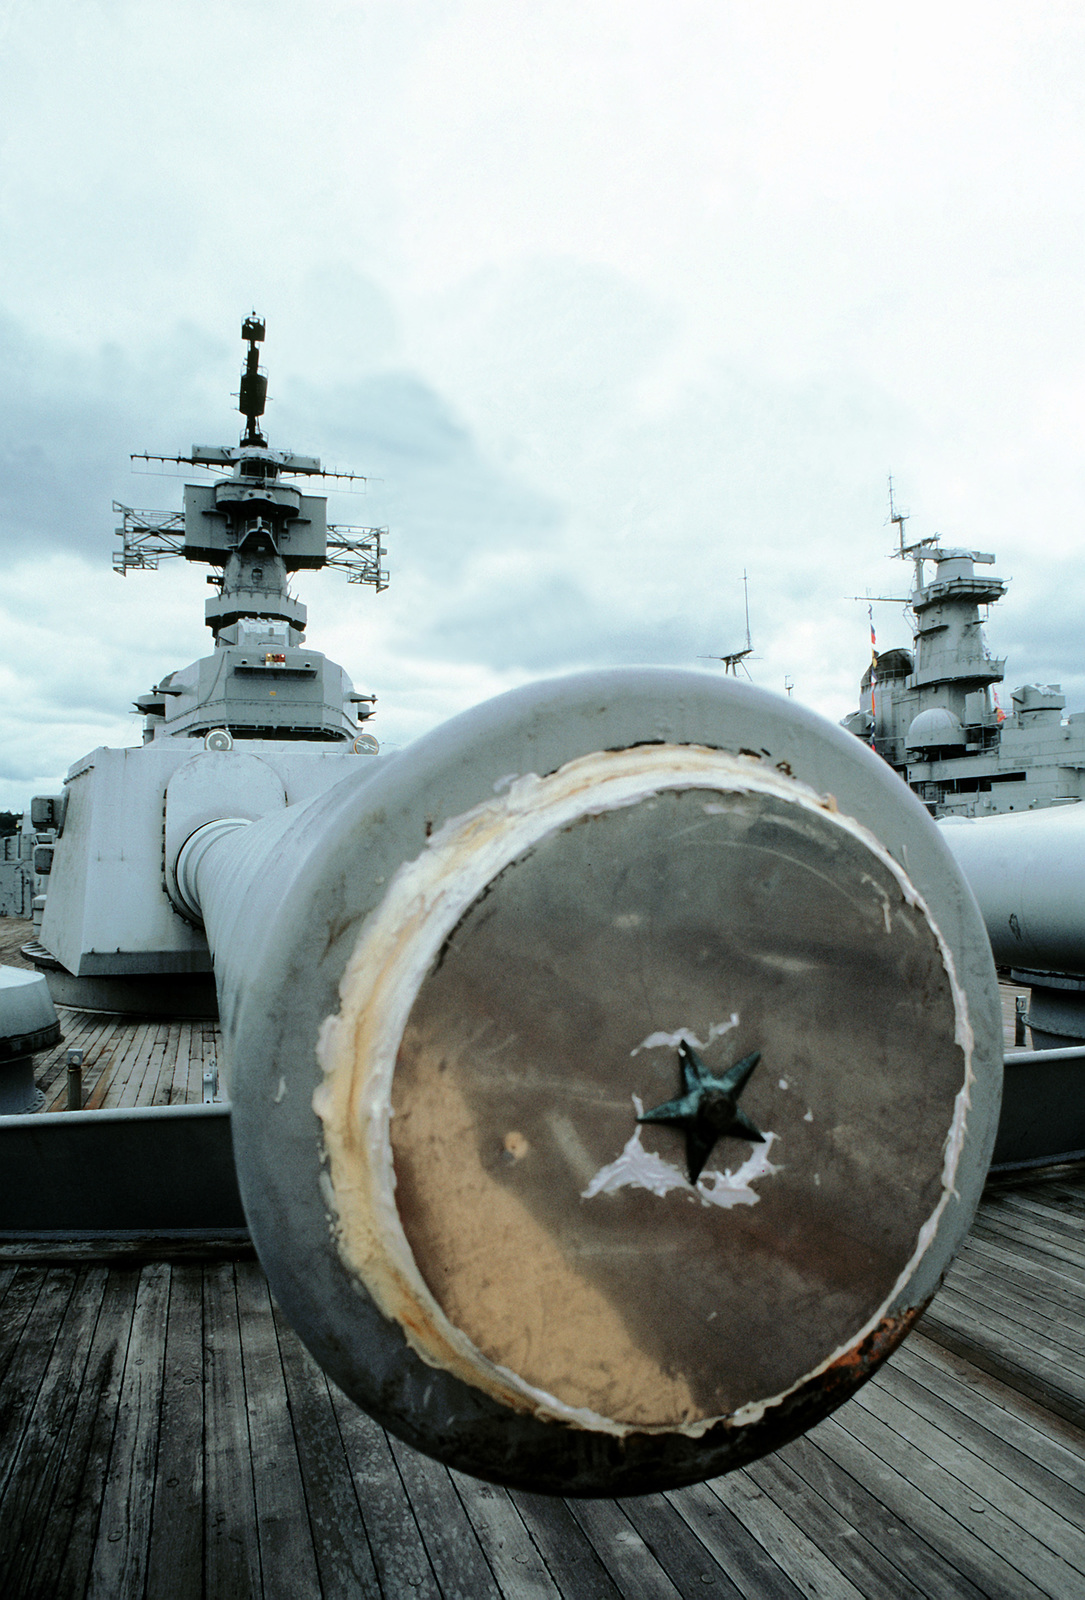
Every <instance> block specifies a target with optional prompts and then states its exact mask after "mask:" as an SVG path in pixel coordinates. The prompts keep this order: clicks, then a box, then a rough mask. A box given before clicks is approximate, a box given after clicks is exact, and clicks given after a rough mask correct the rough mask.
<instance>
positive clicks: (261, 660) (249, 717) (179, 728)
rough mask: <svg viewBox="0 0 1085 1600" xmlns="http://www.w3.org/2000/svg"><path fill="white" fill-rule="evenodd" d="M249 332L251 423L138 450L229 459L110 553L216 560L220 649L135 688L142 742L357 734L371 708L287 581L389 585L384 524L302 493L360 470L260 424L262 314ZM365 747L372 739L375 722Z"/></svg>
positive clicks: (210, 611)
mask: <svg viewBox="0 0 1085 1600" xmlns="http://www.w3.org/2000/svg"><path fill="white" fill-rule="evenodd" d="M241 333H242V338H243V339H245V340H246V341H247V343H248V351H247V354H246V358H245V366H244V369H243V370H242V374H241V389H240V395H239V406H238V409H239V410H240V411H241V412H242V414H243V415H244V417H245V430H244V433H243V434H242V437H241V442H240V444H239V445H237V446H236V447H222V446H216V445H193V447H192V450H191V453H190V454H189V455H187V456H169V457H161V456H141V457H138V458H133V459H141V460H157V461H163V460H168V461H171V462H178V463H183V464H185V465H189V466H193V467H200V468H210V469H212V470H214V469H215V468H223V467H227V468H230V469H231V470H230V472H229V475H228V476H224V477H220V478H218V479H217V480H216V481H215V482H214V483H189V484H186V485H185V499H184V510H183V511H181V512H153V511H137V510H134V509H133V508H132V507H130V506H124V505H120V504H118V503H116V502H114V507H113V509H114V510H115V511H119V512H120V513H121V514H122V517H123V521H122V523H121V526H120V527H119V528H118V529H117V536H118V538H119V539H120V540H121V547H120V549H119V550H117V551H115V552H114V556H113V565H114V567H115V569H116V570H117V571H118V572H120V573H121V574H122V575H123V574H125V573H127V572H130V571H133V570H138V569H140V568H148V567H151V568H154V567H157V565H158V563H159V561H160V560H162V559H163V558H164V557H170V556H182V557H184V559H185V560H187V561H200V562H206V563H207V564H208V565H209V566H211V567H212V568H213V569H214V572H213V575H212V576H211V577H209V578H208V580H207V581H208V583H210V584H212V585H213V586H214V587H215V590H216V593H215V594H214V595H213V596H212V597H211V598H210V599H209V600H208V601H207V604H206V606H205V608H204V614H205V617H206V620H207V626H208V627H209V628H210V629H211V632H212V634H213V635H214V640H215V649H214V654H213V655H210V656H205V657H203V659H202V660H200V661H195V662H193V663H192V665H191V666H188V667H184V668H182V669H181V670H180V671H177V672H171V673H168V674H167V675H166V676H165V677H164V678H162V679H161V680H160V682H158V683H157V684H155V686H154V688H153V689H152V690H151V691H150V693H149V694H144V695H141V696H140V697H139V699H138V700H137V701H136V709H137V710H139V711H142V713H143V716H144V742H145V743H148V742H150V741H151V740H152V739H157V738H161V737H162V736H163V735H178V734H179V735H182V736H187V737H190V738H202V737H205V736H206V735H208V734H209V733H211V732H212V731H213V730H220V731H225V732H226V733H228V734H229V736H230V738H232V739H237V738H242V739H302V740H317V741H320V742H327V743H331V744H340V745H342V744H351V743H353V742H355V741H357V740H358V739H359V734H360V730H359V727H358V724H359V723H360V722H364V721H367V720H368V719H369V717H370V716H372V714H373V702H374V697H373V696H372V695H367V694H358V693H355V690H354V686H353V684H352V683H351V681H350V679H349V678H348V677H347V675H346V673H345V672H344V671H343V669H342V668H341V667H339V666H337V665H336V664H335V663H334V662H332V661H329V660H328V659H327V657H326V656H323V655H321V653H320V652H319V651H317V650H307V649H305V648H304V644H305V631H304V630H305V621H306V609H305V606H304V605H303V604H302V602H301V601H300V600H298V599H297V598H296V597H295V596H294V595H293V594H291V592H290V579H291V576H292V574H293V573H295V572H301V571H316V570H318V569H319V568H321V567H325V566H334V567H340V568H343V569H345V570H346V571H347V573H348V577H349V580H350V582H352V583H361V584H368V585H370V586H372V587H373V588H374V589H376V590H377V591H378V592H380V590H382V589H385V588H387V585H388V573H387V572H386V571H385V570H384V569H383V568H382V566H381V558H382V557H383V556H384V555H385V554H386V551H385V548H384V545H383V544H382V542H381V540H382V536H383V535H384V534H385V533H386V532H387V529H385V528H345V527H340V526H336V525H334V524H333V525H332V526H330V527H329V525H328V520H327V513H326V504H327V502H326V500H325V498H324V497H323V496H322V495H312V494H305V493H303V492H302V490H301V489H300V488H299V487H298V485H297V484H296V483H294V482H292V481H291V479H294V478H299V477H300V478H309V477H316V476H319V477H323V478H333V479H340V478H345V479H348V480H350V481H357V475H356V474H353V473H329V472H324V471H323V469H322V468H321V465H320V462H319V460H317V459H316V457H314V456H302V455H297V454H295V453H294V452H293V451H289V450H270V449H269V448H268V443H267V439H266V438H265V437H264V434H263V432H262V431H261V426H260V418H261V416H262V415H263V411H264V404H265V401H266V397H267V379H266V377H265V376H264V374H263V373H262V372H261V371H260V369H259V350H258V346H259V344H260V343H261V342H262V340H263V338H264V324H263V322H261V321H260V320H259V319H258V318H256V317H255V316H252V317H247V318H246V319H245V321H244V323H243V325H242V330H241ZM361 737H362V748H365V749H370V750H375V748H376V745H375V742H374V741H373V740H372V737H371V736H370V735H368V734H364V735H362V736H361Z"/></svg>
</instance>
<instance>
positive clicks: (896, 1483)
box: [818, 1406, 1072, 1600]
mask: <svg viewBox="0 0 1085 1600" xmlns="http://www.w3.org/2000/svg"><path fill="white" fill-rule="evenodd" d="M821 1426H822V1428H823V1429H824V1430H825V1431H824V1434H820V1432H819V1440H818V1442H819V1444H820V1445H821V1446H822V1448H823V1449H824V1450H825V1451H826V1452H827V1453H829V1454H832V1455H833V1456H834V1458H835V1459H840V1456H839V1455H838V1454H837V1452H840V1454H841V1455H844V1456H846V1458H847V1459H848V1460H850V1461H852V1462H855V1461H857V1460H859V1459H860V1457H859V1455H858V1452H857V1449H856V1447H859V1449H861V1450H862V1451H863V1452H865V1458H864V1467H865V1471H866V1472H867V1473H873V1476H874V1481H875V1482H876V1483H877V1485H878V1492H879V1493H880V1494H881V1495H882V1496H883V1498H884V1499H885V1501H886V1503H887V1504H888V1505H890V1506H892V1507H893V1508H894V1509H895V1510H898V1511H900V1512H901V1514H902V1515H905V1516H906V1517H907V1518H908V1520H909V1521H911V1523H912V1525H913V1526H914V1527H916V1528H917V1529H918V1531H919V1532H920V1533H921V1534H922V1535H923V1537H924V1538H925V1539H926V1540H927V1541H928V1542H929V1543H931V1544H933V1545H935V1547H936V1548H938V1549H941V1550H942V1551H943V1552H944V1553H945V1554H946V1555H947V1556H948V1557H949V1558H950V1559H951V1560H954V1561H955V1562H957V1563H958V1565H959V1566H960V1568H961V1570H962V1571H963V1572H964V1573H965V1575H966V1576H967V1577H968V1578H969V1579H970V1580H971V1581H972V1582H974V1583H975V1584H976V1586H977V1587H978V1588H979V1589H980V1590H981V1591H982V1592H983V1593H984V1594H989V1595H991V1596H992V1597H1005V1600H1026V1597H1028V1600H1036V1597H1038V1596H1040V1595H1045V1594H1050V1593H1051V1592H1052V1591H1051V1590H1049V1589H1048V1588H1047V1587H1046V1586H1045V1585H1044V1584H1043V1583H1042V1582H1039V1581H1037V1580H1036V1579H1035V1578H1034V1577H1033V1576H1031V1575H1029V1574H1028V1573H1026V1572H1025V1571H1024V1570H1023V1569H1022V1566H1021V1563H1020V1561H1019V1559H1018V1556H1019V1554H1020V1552H1019V1550H1018V1549H1017V1537H1016V1536H1017V1533H1018V1531H1019V1530H1017V1529H1016V1528H1014V1527H1013V1526H1012V1525H1010V1524H1008V1523H1007V1522H1006V1519H1005V1518H1002V1517H1001V1516H1000V1514H999V1513H998V1511H997V1509H996V1508H995V1507H993V1506H991V1505H990V1504H989V1503H988V1502H986V1501H984V1500H983V1499H982V1498H981V1497H980V1496H979V1495H977V1494H976V1493H975V1492H972V1491H969V1490H968V1489H966V1488H965V1486H964V1485H963V1484H961V1483H960V1482H959V1481H958V1480H957V1479H956V1478H954V1477H952V1475H951V1474H950V1473H948V1472H946V1471H945V1469H944V1468H943V1467H942V1466H941V1465H940V1464H939V1463H938V1462H936V1461H931V1460H929V1459H928V1458H927V1457H926V1456H925V1455H924V1454H923V1452H922V1451H921V1450H919V1449H917V1448H916V1446H915V1445H913V1444H912V1443H911V1442H910V1441H909V1440H907V1439H904V1438H902V1437H901V1436H900V1435H899V1434H897V1433H895V1432H894V1430H893V1429H892V1428H889V1427H887V1426H886V1425H885V1424H884V1423H882V1422H880V1421H879V1420H878V1419H877V1418H876V1417H873V1416H871V1415H870V1414H869V1412H866V1411H864V1410H863V1408H862V1407H861V1406H856V1407H854V1408H852V1407H848V1408H844V1409H841V1411H840V1412H838V1413H837V1416H836V1417H831V1418H829V1419H828V1421H827V1422H826V1423H823V1424H822V1425H821ZM841 1435H843V1436H844V1437H843V1438H842V1437H841ZM1028 1554H1029V1552H1026V1561H1027V1558H1028ZM1056 1565H1058V1564H1057V1563H1056ZM1064 1575H1065V1574H1064ZM1054 1592H1056V1593H1058V1592H1059V1591H1057V1590H1056V1591H1054ZM1063 1592H1065V1590H1064V1591H1063ZM1071 1592H1072V1590H1071Z"/></svg>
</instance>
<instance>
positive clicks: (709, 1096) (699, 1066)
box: [637, 1039, 765, 1183]
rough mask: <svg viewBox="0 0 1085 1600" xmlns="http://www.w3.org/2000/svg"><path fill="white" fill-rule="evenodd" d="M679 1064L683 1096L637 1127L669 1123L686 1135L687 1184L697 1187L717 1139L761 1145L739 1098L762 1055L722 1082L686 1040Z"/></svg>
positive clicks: (752, 1057)
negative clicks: (746, 1141) (740, 1140)
mask: <svg viewBox="0 0 1085 1600" xmlns="http://www.w3.org/2000/svg"><path fill="white" fill-rule="evenodd" d="M678 1059H679V1061H680V1062H681V1065H682V1086H683V1089H684V1090H685V1093H684V1094H681V1095H679V1096H678V1098H677V1099H676V1100H667V1101H665V1102H664V1103H663V1105H661V1106H656V1107H655V1108H654V1109H653V1110H651V1111H645V1112H644V1113H643V1114H642V1115H641V1116H639V1117H638V1118H637V1121H638V1122H669V1123H674V1124H676V1125H677V1126H679V1127H682V1128H684V1129H685V1131H686V1162H687V1164H688V1167H689V1181H690V1183H696V1182H697V1179H698V1178H699V1177H700V1176H701V1173H702V1171H703V1170H704V1165H705V1162H706V1161H707V1160H708V1158H709V1156H710V1155H711V1154H712V1151H713V1150H714V1149H715V1146H716V1141H717V1139H749V1140H750V1142H751V1144H764V1142H765V1135H764V1134H763V1133H762V1132H761V1130H760V1128H757V1127H755V1126H754V1124H753V1123H752V1122H751V1121H750V1119H749V1117H748V1116H747V1115H746V1113H745V1112H744V1111H741V1110H740V1109H739V1105H738V1097H739V1095H740V1094H741V1093H742V1091H743V1089H745V1087H746V1085H747V1083H748V1082H749V1080H750V1076H751V1074H752V1072H753V1070H754V1068H755V1067H756V1066H757V1063H758V1062H759V1061H760V1060H761V1052H760V1050H754V1051H751V1053H750V1054H749V1055H748V1056H743V1058H742V1060H741V1061H738V1062H736V1063H735V1065H734V1066H733V1067H731V1068H729V1069H728V1071H727V1072H725V1073H724V1074H723V1077H722V1078H717V1077H716V1076H715V1075H714V1074H713V1073H711V1072H710V1071H709V1070H708V1068H707V1067H706V1066H705V1064H704V1062H703V1061H702V1060H701V1058H700V1056H699V1055H698V1054H697V1052H696V1050H694V1048H693V1046H692V1045H689V1044H687V1043H686V1041H685V1040H684V1039H683V1040H681V1042H680V1043H679V1046H678Z"/></svg>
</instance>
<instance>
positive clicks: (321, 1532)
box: [272, 1305, 380, 1600]
mask: <svg viewBox="0 0 1085 1600" xmlns="http://www.w3.org/2000/svg"><path fill="white" fill-rule="evenodd" d="M272 1313H273V1316H274V1318H275V1327H276V1332H277V1334H278V1339H279V1355H280V1359H281V1361H282V1367H283V1378H284V1382H285V1387H286V1399H287V1403H288V1405H289V1407H290V1415H291V1418H292V1421H293V1425H294V1440H295V1445H296V1448H297V1452H298V1465H299V1467H300V1469H301V1476H302V1482H303V1484H304V1486H305V1499H306V1503H307V1505H308V1508H309V1525H310V1527H311V1529H312V1532H313V1548H314V1553H315V1555H316V1562H317V1570H318V1572H319V1575H320V1584H321V1590H322V1592H323V1596H324V1600H380V1584H379V1582H378V1580H377V1570H376V1567H375V1566H374V1563H373V1556H372V1552H371V1550H370V1547H369V1539H368V1537H367V1535H366V1531H365V1524H364V1522H363V1520H362V1515H361V1509H360V1507H359V1505H358V1500H357V1497H356V1494H355V1492H354V1484H353V1481H352V1478H351V1471H350V1465H349V1462H348V1460H347V1455H346V1452H345V1450H344V1447H343V1440H342V1437H341V1434H340V1431H339V1424H338V1422H337V1421H336V1416H335V1411H334V1409H333V1406H332V1397H331V1392H330V1388H329V1384H328V1380H327V1378H326V1377H325V1376H324V1373H323V1372H322V1371H321V1369H320V1368H319V1367H318V1366H317V1364H316V1362H315V1361H314V1360H313V1358H312V1356H311V1355H310V1354H309V1352H308V1351H307V1350H306V1349H305V1347H304V1345H303V1344H302V1342H301V1340H300V1339H299V1338H298V1336H297V1334H296V1333H295V1332H294V1330H293V1328H291V1327H290V1325H289V1323H288V1322H286V1321H285V1319H284V1318H283V1316H282V1313H281V1312H280V1311H279V1310H278V1309H277V1308H276V1307H274V1305H273V1307H272Z"/></svg>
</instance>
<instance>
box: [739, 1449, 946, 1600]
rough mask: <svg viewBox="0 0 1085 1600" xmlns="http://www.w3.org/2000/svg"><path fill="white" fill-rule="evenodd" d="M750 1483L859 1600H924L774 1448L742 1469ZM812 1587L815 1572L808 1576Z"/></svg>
mask: <svg viewBox="0 0 1085 1600" xmlns="http://www.w3.org/2000/svg"><path fill="white" fill-rule="evenodd" d="M746 1473H747V1476H748V1477H749V1479H750V1481H751V1482H752V1483H754V1484H756V1485H757V1487H758V1488H759V1489H760V1490H762V1492H763V1493H764V1494H765V1495H767V1496H769V1497H770V1498H771V1499H772V1500H774V1501H775V1502H776V1504H777V1505H778V1506H779V1508H780V1510H781V1511H783V1512H784V1513H785V1514H786V1515H787V1517H788V1518H789V1520H790V1521H791V1522H792V1523H793V1524H794V1525H795V1527H797V1528H799V1529H800V1530H801V1531H802V1533H803V1534H804V1535H805V1536H806V1538H807V1539H809V1540H810V1542H811V1544H812V1545H813V1546H814V1547H815V1548H816V1549H817V1550H819V1551H820V1552H821V1555H822V1557H823V1558H824V1559H825V1560H827V1561H828V1562H829V1563H830V1564H831V1565H832V1566H833V1567H835V1568H837V1569H838V1570H839V1572H840V1573H841V1574H842V1575H843V1577H845V1578H846V1579H847V1580H848V1581H849V1582H850V1583H852V1584H853V1585H854V1586H855V1588H856V1589H857V1590H858V1592H859V1594H861V1595H862V1596H863V1597H864V1600H925V1597H924V1593H923V1590H922V1589H920V1588H918V1587H917V1586H916V1585H915V1584H914V1583H913V1582H912V1581H911V1579H910V1577H908V1576H906V1575H905V1573H904V1572H902V1571H901V1569H900V1567H897V1566H894V1565H893V1563H892V1562H891V1561H889V1560H888V1559H887V1557H886V1556H884V1555H883V1554H882V1553H881V1551H880V1550H879V1549H878V1548H877V1546H876V1545H874V1544H872V1543H871V1542H870V1540H869V1539H867V1538H866V1537H864V1535H863V1534H862V1533H861V1532H860V1531H859V1529H858V1528H856V1527H855V1525H854V1524H853V1523H852V1522H850V1521H849V1520H848V1518H847V1517H846V1516H844V1515H843V1514H842V1512H841V1511H840V1510H838V1508H837V1507H836V1506H834V1505H832V1504H830V1503H829V1502H828V1501H827V1500H825V1499H823V1498H822V1496H821V1495H819V1494H815V1493H814V1492H813V1491H812V1490H811V1488H810V1486H809V1484H808V1483H807V1482H806V1481H805V1479H803V1478H801V1477H800V1476H799V1474H798V1473H797V1472H796V1471H795V1470H794V1468H793V1467H791V1466H789V1465H788V1463H787V1462H786V1461H784V1460H783V1459H782V1458H781V1456H780V1454H779V1452H777V1453H776V1454H775V1455H771V1456H767V1457H766V1458H765V1459H764V1460H762V1461H755V1462H753V1463H752V1464H751V1465H750V1466H749V1467H747V1469H746ZM810 1578H811V1581H812V1582H813V1584H814V1585H815V1587H814V1591H813V1592H814V1593H819V1592H820V1591H819V1589H818V1588H817V1581H818V1580H817V1574H816V1573H811V1574H810Z"/></svg>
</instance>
